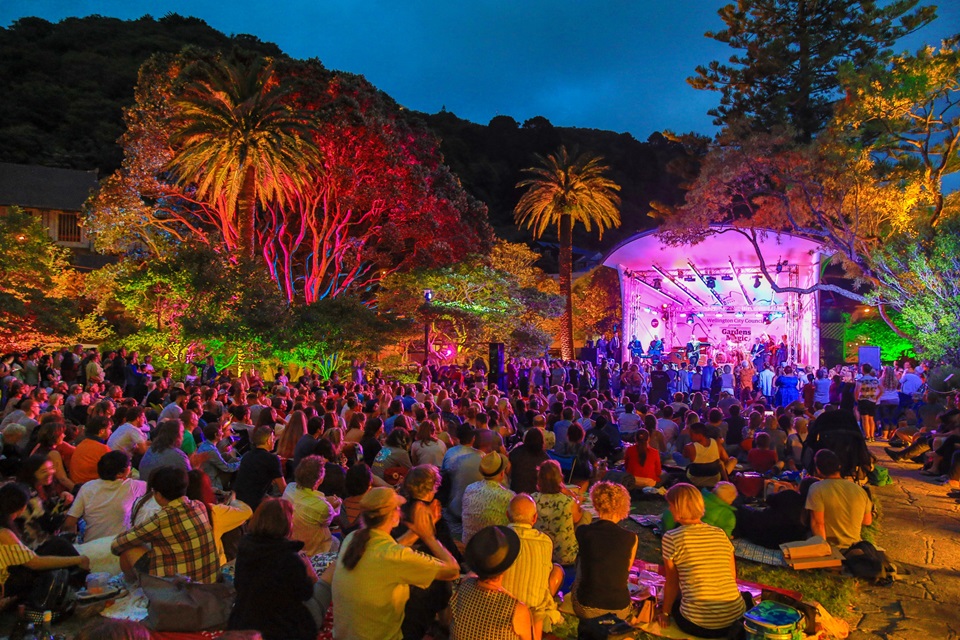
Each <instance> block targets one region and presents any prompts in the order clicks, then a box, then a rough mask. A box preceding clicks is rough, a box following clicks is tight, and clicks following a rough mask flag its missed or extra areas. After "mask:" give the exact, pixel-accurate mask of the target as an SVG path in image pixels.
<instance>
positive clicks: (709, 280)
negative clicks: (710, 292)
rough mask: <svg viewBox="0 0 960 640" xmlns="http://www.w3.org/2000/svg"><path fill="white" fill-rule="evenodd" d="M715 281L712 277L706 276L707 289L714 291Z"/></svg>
mask: <svg viewBox="0 0 960 640" xmlns="http://www.w3.org/2000/svg"><path fill="white" fill-rule="evenodd" d="M716 288H717V279H716V278H714V277H713V276H707V289H716Z"/></svg>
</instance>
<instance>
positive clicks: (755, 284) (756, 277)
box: [753, 276, 760, 289]
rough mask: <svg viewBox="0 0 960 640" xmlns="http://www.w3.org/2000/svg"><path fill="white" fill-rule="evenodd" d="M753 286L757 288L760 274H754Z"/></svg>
mask: <svg viewBox="0 0 960 640" xmlns="http://www.w3.org/2000/svg"><path fill="white" fill-rule="evenodd" d="M753 288H754V289H759V288H760V276H754V278H753Z"/></svg>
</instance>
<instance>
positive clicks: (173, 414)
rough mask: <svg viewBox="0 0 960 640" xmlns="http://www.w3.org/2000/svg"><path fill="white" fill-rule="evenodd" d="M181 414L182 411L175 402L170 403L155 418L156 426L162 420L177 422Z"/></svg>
mask: <svg viewBox="0 0 960 640" xmlns="http://www.w3.org/2000/svg"><path fill="white" fill-rule="evenodd" d="M182 413H183V409H182V408H181V407H180V405H178V404H177V403H176V402H171V403H170V404H168V405H167V406H165V407H164V408H163V411H161V412H160V415H159V417H157V424H160V422H161V421H163V420H179V419H180V414H182Z"/></svg>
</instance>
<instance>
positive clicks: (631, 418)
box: [617, 412, 642, 433]
mask: <svg viewBox="0 0 960 640" xmlns="http://www.w3.org/2000/svg"><path fill="white" fill-rule="evenodd" d="M641 422H642V421H641V419H640V416H638V415H637V414H636V413H632V412H631V413H622V414H620V417H619V418H617V424H618V425H619V426H620V433H635V432H636V430H637V429H639V428H640V423H641Z"/></svg>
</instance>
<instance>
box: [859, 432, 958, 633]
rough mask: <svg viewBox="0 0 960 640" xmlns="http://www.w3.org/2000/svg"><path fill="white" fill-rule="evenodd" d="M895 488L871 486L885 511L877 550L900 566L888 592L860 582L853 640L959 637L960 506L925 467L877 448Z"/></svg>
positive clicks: (876, 453) (881, 447) (880, 447)
mask: <svg viewBox="0 0 960 640" xmlns="http://www.w3.org/2000/svg"><path fill="white" fill-rule="evenodd" d="M871 450H872V451H873V453H874V454H875V455H876V456H877V458H878V459H879V460H880V464H882V465H884V466H885V467H887V468H888V469H889V470H890V476H891V477H892V478H893V480H894V483H893V484H892V485H888V486H886V487H879V488H877V487H872V490H873V491H874V495H876V496H877V497H878V498H879V500H880V503H881V507H882V520H881V533H880V538H879V540H878V546H880V547H882V548H883V549H884V550H885V551H886V552H887V555H888V557H889V558H890V559H891V560H892V561H893V562H894V563H895V564H896V565H897V568H898V570H899V574H900V579H899V580H897V581H896V582H894V583H893V584H892V585H890V586H887V587H875V586H870V585H867V584H864V583H861V585H860V589H859V597H858V598H857V602H856V604H855V607H854V612H853V613H854V615H855V617H854V619H853V620H851V628H852V629H853V630H852V632H851V634H850V639H851V640H866V639H867V638H883V639H884V640H958V639H960V504H958V502H957V500H956V499H955V498H950V497H947V490H948V488H947V487H946V486H941V485H938V484H936V483H935V482H933V479H932V478H927V477H924V476H921V475H920V474H919V470H920V466H919V465H917V464H910V463H896V462H892V461H891V460H890V459H889V457H888V456H887V455H886V454H885V453H884V452H883V445H881V444H879V443H878V444H877V445H875V446H873V447H872V448H871Z"/></svg>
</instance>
